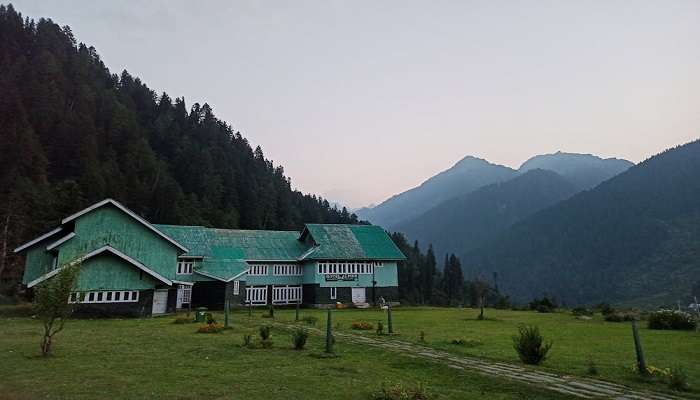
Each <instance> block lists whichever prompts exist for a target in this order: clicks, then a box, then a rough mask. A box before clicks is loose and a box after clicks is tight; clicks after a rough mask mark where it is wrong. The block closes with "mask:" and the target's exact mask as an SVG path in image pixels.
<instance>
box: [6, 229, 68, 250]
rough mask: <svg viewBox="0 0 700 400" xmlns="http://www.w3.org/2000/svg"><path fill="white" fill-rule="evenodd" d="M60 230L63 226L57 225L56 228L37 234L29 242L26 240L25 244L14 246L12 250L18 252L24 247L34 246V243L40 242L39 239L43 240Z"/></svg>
mask: <svg viewBox="0 0 700 400" xmlns="http://www.w3.org/2000/svg"><path fill="white" fill-rule="evenodd" d="M62 230H63V227H61V226H59V227H58V228H56V229H54V230H52V231H51V232H48V233H45V234H43V235H41V236H39V237H38V238H36V239H34V240H32V241H30V242H27V243H25V244H23V245H21V246H19V247H18V248H16V249H15V250H14V251H13V253H19V252H20V251H22V250H24V249H26V248H28V247H31V246H34V245H35V244H37V243H39V242H41V241H42V240H44V239H47V238H48V237H50V236H53V235H55V234H57V233H58V232H60V231H62Z"/></svg>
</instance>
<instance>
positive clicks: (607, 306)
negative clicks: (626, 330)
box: [594, 303, 615, 315]
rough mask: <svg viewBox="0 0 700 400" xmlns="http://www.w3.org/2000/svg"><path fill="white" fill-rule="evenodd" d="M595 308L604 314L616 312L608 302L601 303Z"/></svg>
mask: <svg viewBox="0 0 700 400" xmlns="http://www.w3.org/2000/svg"><path fill="white" fill-rule="evenodd" d="M594 309H595V310H597V311H600V313H601V314H603V315H608V314H612V313H614V312H615V309H614V308H612V306H610V304H608V303H599V304H597V305H596V306H595V307H594Z"/></svg>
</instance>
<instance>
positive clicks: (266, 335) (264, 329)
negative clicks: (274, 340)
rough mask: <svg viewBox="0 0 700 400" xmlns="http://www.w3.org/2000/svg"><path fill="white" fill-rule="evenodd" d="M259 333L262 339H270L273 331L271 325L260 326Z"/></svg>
mask: <svg viewBox="0 0 700 400" xmlns="http://www.w3.org/2000/svg"><path fill="white" fill-rule="evenodd" d="M258 333H259V334H260V340H262V341H265V340H269V339H270V336H271V333H270V327H269V326H267V325H263V326H261V327H260V329H259V330H258Z"/></svg>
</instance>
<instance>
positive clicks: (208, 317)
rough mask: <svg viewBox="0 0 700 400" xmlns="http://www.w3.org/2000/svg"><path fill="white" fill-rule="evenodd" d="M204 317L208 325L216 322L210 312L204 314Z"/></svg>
mask: <svg viewBox="0 0 700 400" xmlns="http://www.w3.org/2000/svg"><path fill="white" fill-rule="evenodd" d="M204 318H205V319H206V320H207V324H209V325H215V324H216V319H215V318H214V315H212V313H206V314H204Z"/></svg>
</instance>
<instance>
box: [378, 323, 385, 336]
mask: <svg viewBox="0 0 700 400" xmlns="http://www.w3.org/2000/svg"><path fill="white" fill-rule="evenodd" d="M383 334H384V324H383V323H382V321H377V335H383Z"/></svg>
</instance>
